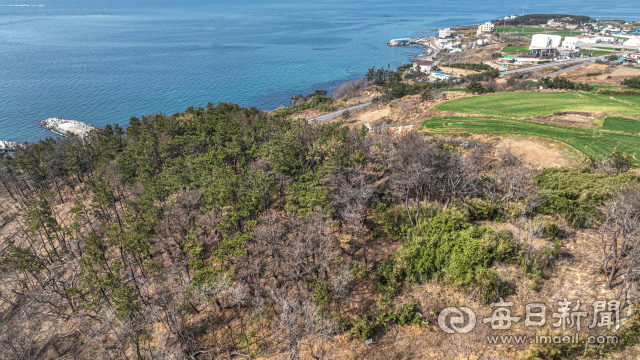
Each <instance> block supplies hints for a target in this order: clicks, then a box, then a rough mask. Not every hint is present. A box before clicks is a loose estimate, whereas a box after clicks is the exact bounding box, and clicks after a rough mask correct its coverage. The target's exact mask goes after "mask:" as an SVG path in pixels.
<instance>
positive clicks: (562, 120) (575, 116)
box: [524, 112, 605, 129]
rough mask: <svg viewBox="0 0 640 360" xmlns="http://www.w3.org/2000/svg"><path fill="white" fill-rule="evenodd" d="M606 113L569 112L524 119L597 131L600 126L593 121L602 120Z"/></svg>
mask: <svg viewBox="0 0 640 360" xmlns="http://www.w3.org/2000/svg"><path fill="white" fill-rule="evenodd" d="M604 116H605V114H604V113H586V112H567V113H563V114H552V115H537V116H531V117H527V118H524V120H529V121H535V122H542V123H547V124H554V125H560V126H570V127H577V128H582V129H595V128H597V127H598V126H599V125H598V124H596V123H594V122H593V121H594V120H596V119H601V118H603V117H604Z"/></svg>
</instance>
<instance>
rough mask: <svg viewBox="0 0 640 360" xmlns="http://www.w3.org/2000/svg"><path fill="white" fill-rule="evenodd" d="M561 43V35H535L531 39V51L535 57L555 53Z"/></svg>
mask: <svg viewBox="0 0 640 360" xmlns="http://www.w3.org/2000/svg"><path fill="white" fill-rule="evenodd" d="M561 41H562V36H559V35H547V34H535V35H533V36H532V37H531V45H530V46H529V50H531V51H532V52H533V54H535V55H542V54H545V53H546V54H548V53H555V50H556V49H557V48H559V47H560V42H561Z"/></svg>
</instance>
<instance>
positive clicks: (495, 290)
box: [469, 268, 513, 303]
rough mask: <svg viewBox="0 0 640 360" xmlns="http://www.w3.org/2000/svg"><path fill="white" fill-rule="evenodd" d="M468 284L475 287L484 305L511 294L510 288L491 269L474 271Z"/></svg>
mask: <svg viewBox="0 0 640 360" xmlns="http://www.w3.org/2000/svg"><path fill="white" fill-rule="evenodd" d="M469 284H470V285H474V286H476V288H477V289H478V293H479V295H480V297H481V298H482V300H483V301H484V302H485V303H491V302H494V301H496V300H498V298H500V297H504V296H506V295H509V294H511V293H512V292H513V289H512V288H511V286H509V284H508V283H507V282H506V281H502V280H500V279H499V278H498V273H496V272H495V270H492V269H482V268H479V269H476V271H475V272H474V273H473V276H472V278H471V279H470V280H469Z"/></svg>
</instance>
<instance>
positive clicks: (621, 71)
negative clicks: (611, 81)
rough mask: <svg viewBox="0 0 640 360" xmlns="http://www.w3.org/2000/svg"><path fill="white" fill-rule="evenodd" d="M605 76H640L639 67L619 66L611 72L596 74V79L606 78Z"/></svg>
mask: <svg viewBox="0 0 640 360" xmlns="http://www.w3.org/2000/svg"><path fill="white" fill-rule="evenodd" d="M607 76H611V77H612V78H622V79H623V78H628V77H632V76H640V69H634V68H630V67H619V68H617V69H615V70H614V71H612V72H611V74H609V75H606V74H603V75H600V76H598V80H606V79H607Z"/></svg>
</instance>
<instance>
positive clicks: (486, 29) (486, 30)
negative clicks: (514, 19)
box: [476, 21, 495, 35]
mask: <svg viewBox="0 0 640 360" xmlns="http://www.w3.org/2000/svg"><path fill="white" fill-rule="evenodd" d="M494 30H495V26H494V25H493V24H492V23H491V21H487V22H486V23H484V24H482V25H480V26H478V31H476V34H477V35H482V34H492V33H493V31H494Z"/></svg>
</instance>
